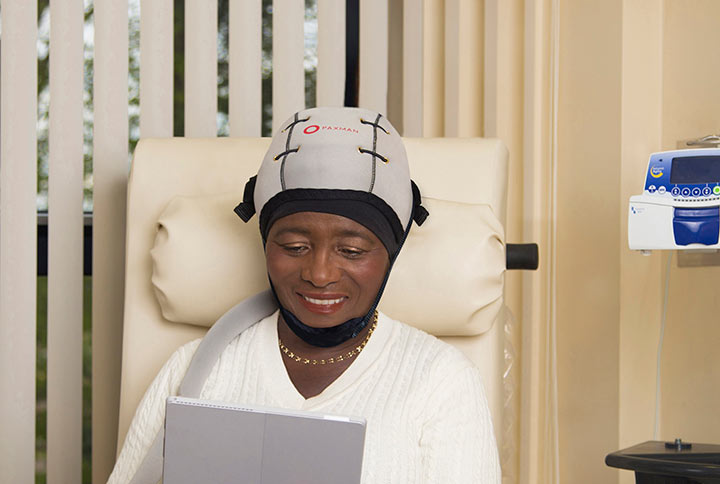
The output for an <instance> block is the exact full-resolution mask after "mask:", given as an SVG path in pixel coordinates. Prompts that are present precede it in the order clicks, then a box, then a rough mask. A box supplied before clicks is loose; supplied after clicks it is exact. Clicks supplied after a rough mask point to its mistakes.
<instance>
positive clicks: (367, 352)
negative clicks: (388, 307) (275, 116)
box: [108, 314, 500, 484]
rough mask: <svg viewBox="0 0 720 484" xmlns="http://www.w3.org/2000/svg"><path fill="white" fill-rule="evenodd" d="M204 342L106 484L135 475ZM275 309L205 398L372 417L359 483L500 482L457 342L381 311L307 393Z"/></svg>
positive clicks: (478, 390) (480, 401)
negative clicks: (362, 340) (290, 361)
mask: <svg viewBox="0 0 720 484" xmlns="http://www.w3.org/2000/svg"><path fill="white" fill-rule="evenodd" d="M198 344H199V340H197V341H193V342H190V343H188V344H186V345H184V346H182V347H181V348H180V349H178V350H177V351H176V352H175V353H174V354H173V355H172V356H171V357H170V359H169V360H168V361H167V363H165V365H164V366H163V368H162V370H161V371H160V373H159V374H158V375H157V376H156V377H155V380H154V381H153V382H152V384H151V385H150V387H149V388H148V390H147V392H146V393H145V396H144V397H143V399H142V401H141V402H140V405H139V406H138V409H137V411H136V413H135V416H134V418H133V421H132V424H131V426H130V430H129V431H128V434H127V437H126V439H125V444H124V445H123V448H122V451H121V453H120V456H119V458H118V461H117V463H116V465H115V469H114V470H113V473H112V475H111V476H110V480H109V481H108V484H124V483H127V482H129V481H130V480H131V478H132V476H133V475H134V473H135V471H136V470H137V469H138V467H139V465H140V463H141V462H142V460H143V458H144V457H145V455H146V453H147V451H148V448H149V447H150V445H151V444H152V441H153V439H154V437H155V434H156V433H157V431H158V429H160V427H161V426H162V425H163V420H164V417H165V400H166V398H167V397H168V396H170V395H176V394H177V391H178V388H179V386H180V382H181V381H182V378H183V375H184V374H185V371H186V370H187V367H188V366H189V364H190V360H191V358H192V355H193V353H194V352H195V350H196V349H197V347H198ZM282 358H283V356H282V354H281V353H280V350H279V348H278V344H277V314H274V315H272V316H270V317H268V318H266V319H264V320H262V321H260V322H259V323H258V324H256V325H254V326H252V327H251V328H249V329H248V330H247V331H245V332H244V333H242V334H241V335H240V336H238V337H237V338H235V339H234V340H233V342H232V343H231V344H230V345H228V347H227V348H226V349H225V351H223V353H222V354H221V355H220V358H219V359H218V362H217V363H216V364H215V367H214V368H213V370H212V373H211V374H210V376H209V377H208V380H207V381H206V383H205V386H204V387H203V390H202V394H201V398H203V399H208V400H217V401H225V402H236V403H248V404H255V405H264V406H270V407H281V408H289V409H301V410H309V411H317V412H323V413H332V414H339V415H351V416H361V417H364V418H365V419H366V420H367V434H366V438H365V455H364V460H363V476H362V482H363V484H379V483H395V484H408V483H454V484H462V483H494V484H498V483H500V465H499V461H498V455H497V448H496V445H495V438H494V435H493V429H492V421H491V419H490V412H489V410H488V405H487V401H486V398H485V393H484V390H483V385H482V382H481V378H480V374H479V372H478V370H477V368H475V367H474V366H473V364H472V363H471V362H470V361H469V360H468V359H467V358H465V356H464V355H462V353H460V351H458V350H457V349H455V348H454V347H452V346H450V345H448V344H446V343H444V342H442V341H440V340H438V339H437V338H435V337H433V336H430V335H428V334H426V333H424V332H422V331H420V330H418V329H415V328H412V327H410V326H407V325H405V324H402V323H399V322H397V321H393V320H392V319H390V318H388V317H387V316H385V315H382V314H381V315H380V317H379V320H378V327H377V330H376V331H375V333H374V334H373V336H372V338H370V341H369V342H368V345H367V346H366V347H365V349H364V350H363V352H362V353H360V355H358V356H357V358H356V360H355V361H354V362H353V363H352V364H351V365H350V367H349V368H348V369H347V370H346V371H345V372H344V373H343V374H342V375H341V376H340V377H339V378H338V379H337V380H335V381H334V382H333V383H332V384H331V385H330V386H328V387H327V388H326V389H325V390H324V391H323V392H322V393H321V394H319V395H317V396H315V397H312V398H309V399H305V398H304V397H303V396H302V395H300V393H298V392H297V390H296V389H295V387H294V386H293V384H292V382H291V381H290V378H289V377H288V375H287V372H286V371H285V367H284V365H283V361H282Z"/></svg>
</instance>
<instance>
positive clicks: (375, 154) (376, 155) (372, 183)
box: [358, 113, 390, 193]
mask: <svg viewBox="0 0 720 484" xmlns="http://www.w3.org/2000/svg"><path fill="white" fill-rule="evenodd" d="M381 117H382V114H379V113H378V115H377V117H376V118H375V122H374V123H371V122H370V121H365V120H364V119H363V118H360V122H361V123H362V124H369V125H370V126H372V127H373V147H372V150H366V149H365V148H362V147H359V148H358V151H360V153H368V154H371V155H372V157H373V164H372V177H371V178H370V189H369V190H368V191H369V192H370V193H372V191H373V188H375V171H376V169H375V167H376V165H377V159H378V158H380V159H381V160H382V161H383V163H387V162H388V159H387V158H385V157H384V156H382V155H381V154H379V153H378V152H377V151H376V150H377V130H378V128H380V129H382V130H383V131H384V132H385V134H390V133H389V132H388V130H386V129H385V128H383V127H382V126H380V124H378V123H379V122H380V118H381Z"/></svg>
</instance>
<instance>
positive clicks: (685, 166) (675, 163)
mask: <svg viewBox="0 0 720 484" xmlns="http://www.w3.org/2000/svg"><path fill="white" fill-rule="evenodd" d="M717 182H720V156H687V157H680V158H673V160H672V169H671V170H670V183H673V184H680V185H691V184H696V183H717Z"/></svg>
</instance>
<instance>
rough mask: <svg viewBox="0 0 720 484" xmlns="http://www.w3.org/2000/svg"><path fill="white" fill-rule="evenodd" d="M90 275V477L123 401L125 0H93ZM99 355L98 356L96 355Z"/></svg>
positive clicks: (102, 463)
mask: <svg viewBox="0 0 720 484" xmlns="http://www.w3.org/2000/svg"><path fill="white" fill-rule="evenodd" d="M94 62H95V63H94V71H95V72H94V76H95V77H94V82H93V84H94V96H93V98H94V125H95V128H94V135H93V160H94V161H93V182H94V189H93V205H94V209H93V211H94V215H93V278H92V279H93V280H92V291H93V300H92V320H93V330H92V347H93V354H94V355H97V356H96V357H95V358H93V359H92V375H93V383H92V428H93V437H92V449H93V452H92V474H93V478H92V481H93V482H105V481H106V480H107V477H108V476H109V474H110V471H111V470H112V466H113V464H114V462H115V450H116V443H117V421H118V408H119V403H118V402H119V401H120V362H121V346H120V344H118V342H120V341H122V321H123V320H122V314H123V294H124V292H123V282H124V272H125V271H124V265H125V198H126V195H125V192H126V187H127V172H128V3H127V0H95V61H94ZM100 355H102V357H100Z"/></svg>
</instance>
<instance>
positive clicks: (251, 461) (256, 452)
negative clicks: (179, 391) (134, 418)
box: [163, 397, 365, 484]
mask: <svg viewBox="0 0 720 484" xmlns="http://www.w3.org/2000/svg"><path fill="white" fill-rule="evenodd" d="M364 442H365V420H364V419H361V418H350V417H341V416H334V415H324V414H321V413H312V412H304V411H299V410H284V409H273V408H265V407H258V406H251V405H236V404H228V403H219V402H211V401H207V400H198V399H193V398H182V397H170V398H168V400H167V413H166V417H165V448H164V460H163V484H197V483H208V484H214V483H218V484H219V483H223V484H225V483H237V484H246V483H247V484H251V483H252V484H281V483H282V484H287V483H295V484H303V483H312V484H337V483H340V482H342V483H343V484H359V483H360V477H361V474H362V459H363V445H364Z"/></svg>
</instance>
